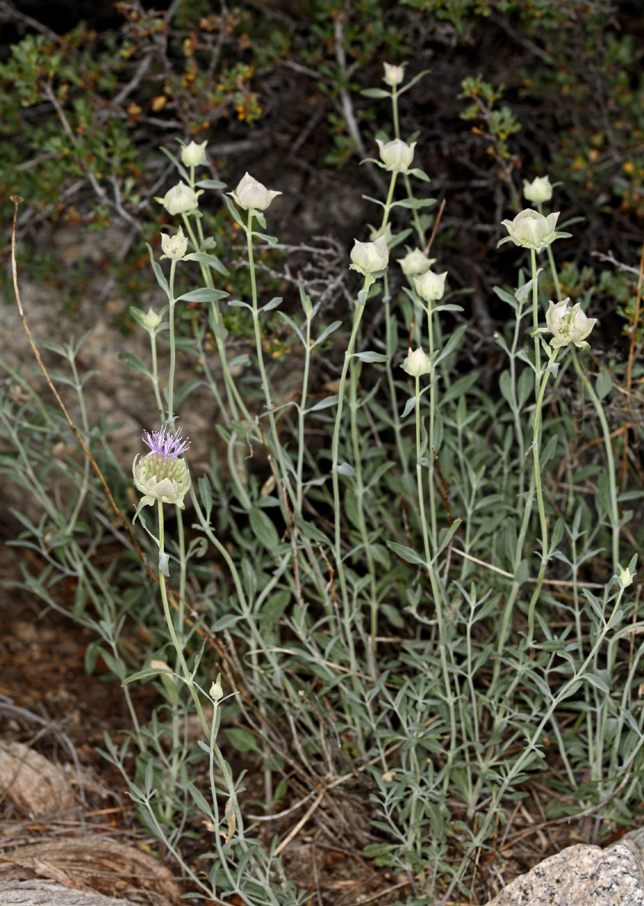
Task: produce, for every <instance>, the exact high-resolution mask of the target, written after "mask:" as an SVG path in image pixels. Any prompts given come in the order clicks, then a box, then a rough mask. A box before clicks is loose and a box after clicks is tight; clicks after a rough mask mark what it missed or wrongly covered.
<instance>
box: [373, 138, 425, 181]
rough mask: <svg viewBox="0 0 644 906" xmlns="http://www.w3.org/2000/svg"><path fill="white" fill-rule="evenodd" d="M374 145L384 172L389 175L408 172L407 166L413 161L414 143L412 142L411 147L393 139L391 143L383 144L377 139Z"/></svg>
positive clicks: (397, 139)
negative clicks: (376, 147) (388, 172)
mask: <svg viewBox="0 0 644 906" xmlns="http://www.w3.org/2000/svg"><path fill="white" fill-rule="evenodd" d="M376 144H377V145H378V148H379V149H380V160H381V161H382V162H383V164H384V165H385V169H386V170H389V171H390V172H391V173H408V172H409V165H410V164H411V162H412V160H413V159H414V148H415V147H416V142H412V143H411V145H408V144H407V142H403V141H402V140H401V139H399V138H395V139H394V140H393V141H391V142H387V144H385V143H384V142H382V141H381V140H380V139H379V138H377V139H376Z"/></svg>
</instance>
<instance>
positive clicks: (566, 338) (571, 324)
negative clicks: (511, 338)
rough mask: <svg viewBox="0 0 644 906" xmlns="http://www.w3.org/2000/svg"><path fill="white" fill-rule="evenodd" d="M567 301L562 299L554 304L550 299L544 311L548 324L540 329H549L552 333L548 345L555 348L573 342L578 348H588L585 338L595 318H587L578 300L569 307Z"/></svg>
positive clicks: (595, 321)
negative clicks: (546, 309)
mask: <svg viewBox="0 0 644 906" xmlns="http://www.w3.org/2000/svg"><path fill="white" fill-rule="evenodd" d="M569 302H570V299H563V300H562V301H561V302H557V303H556V304H555V303H554V302H552V301H551V302H550V305H549V306H548V311H547V312H546V324H547V325H548V326H547V328H541V330H544V329H546V330H549V331H550V333H551V334H552V335H553V337H552V340H550V345H551V346H552V347H554V348H555V349H559V348H561V347H562V346H568V345H569V344H570V343H574V344H575V346H577V347H578V348H579V349H588V343H586V342H585V340H586V337H587V336H589V335H590V332H591V330H592V329H593V327H594V326H595V324H596V323H597V318H587V317H586V315H585V314H584V313H583V311H582V310H581V306H580V304H579V302H577V303H576V304H575V305H573V307H572V308H569V307H568V303H569Z"/></svg>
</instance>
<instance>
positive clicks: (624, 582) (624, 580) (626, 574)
mask: <svg viewBox="0 0 644 906" xmlns="http://www.w3.org/2000/svg"><path fill="white" fill-rule="evenodd" d="M617 568H618V570H619V574H618V576H617V578H618V579H619V581H620V584H621V586H622V588H628V586H629V585H632V584H633V580H634V579H635V576H636V575H637V573H632V572H631V570H630V568H629V567H628V566H627V567H626V569H624V568H623V567H621V566H620V565H619V563H618V564H617Z"/></svg>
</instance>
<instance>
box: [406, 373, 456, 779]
mask: <svg viewBox="0 0 644 906" xmlns="http://www.w3.org/2000/svg"><path fill="white" fill-rule="evenodd" d="M433 380H434V373H433V369H432V381H433ZM430 392H431V385H430ZM422 452H423V451H422V440H421V416H420V378H419V377H418V376H416V484H417V488H418V509H419V512H420V526H421V531H422V536H423V545H424V550H425V561H426V564H427V574H428V577H429V583H430V585H431V589H432V594H433V596H434V607H435V608H436V623H437V624H438V651H439V656H440V661H441V668H442V671H443V682H444V683H445V700H446V703H447V706H448V709H449V714H450V747H449V751H448V756H447V770H446V771H445V782H444V787H445V789H447V787H448V785H449V783H450V767H451V764H452V760H453V757H454V755H455V753H456V709H455V708H454V699H453V696H452V683H451V679H450V675H449V667H448V665H447V654H446V645H447V633H446V626H445V617H444V614H443V602H442V590H441V587H440V584H439V581H438V579H437V578H436V571H435V569H434V563H433V561H432V553H431V550H430V547H429V533H428V531H427V519H426V517H425V495H424V488H423V468H422V466H423V456H422ZM428 452H430V451H428Z"/></svg>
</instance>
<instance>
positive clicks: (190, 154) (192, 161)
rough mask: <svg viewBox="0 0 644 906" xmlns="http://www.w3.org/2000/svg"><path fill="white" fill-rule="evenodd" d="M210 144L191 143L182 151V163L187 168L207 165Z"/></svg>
mask: <svg viewBox="0 0 644 906" xmlns="http://www.w3.org/2000/svg"><path fill="white" fill-rule="evenodd" d="M207 144H208V142H202V143H201V144H200V145H198V144H197V142H190V144H189V145H184V147H183V148H182V149H181V163H182V164H184V166H186V167H199V166H200V165H201V164H207V163H208V160H207V158H206V145H207Z"/></svg>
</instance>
